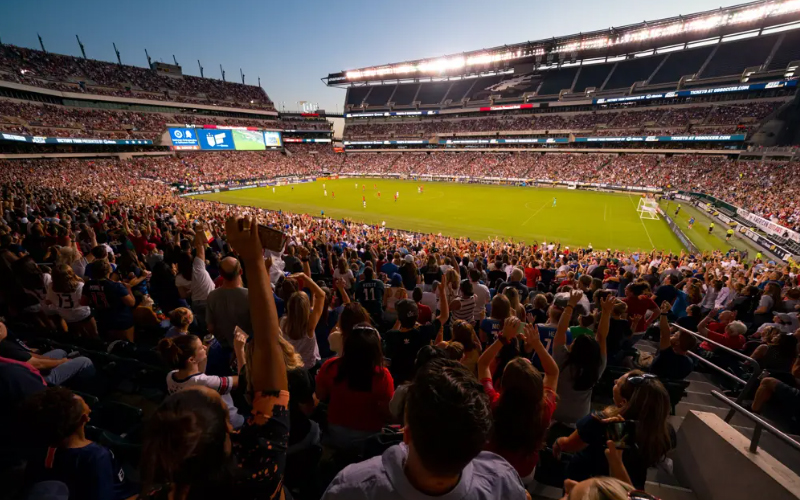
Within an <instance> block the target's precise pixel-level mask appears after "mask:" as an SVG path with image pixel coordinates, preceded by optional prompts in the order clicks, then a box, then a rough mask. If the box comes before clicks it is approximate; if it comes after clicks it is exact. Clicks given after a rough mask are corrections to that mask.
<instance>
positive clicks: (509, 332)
mask: <svg viewBox="0 0 800 500" xmlns="http://www.w3.org/2000/svg"><path fill="white" fill-rule="evenodd" d="M519 323H520V321H519V318H517V317H515V316H510V317H508V318H506V321H505V323H504V324H503V331H502V332H501V333H500V335H499V336H498V337H497V340H495V341H494V342H492V345H490V346H489V347H487V348H486V350H485V351H483V354H481V357H480V358H478V380H483V379H486V378H489V379H490V378H492V371H491V369H490V367H491V365H492V361H493V360H494V358H496V357H497V354H498V353H499V352H500V349H502V348H503V346H504V345H506V344H508V343H509V342H511V341H513V340H514V339H515V338H516V337H517V332H518V331H519ZM557 369H558V368H556V370H557Z"/></svg>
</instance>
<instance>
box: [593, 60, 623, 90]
mask: <svg viewBox="0 0 800 500" xmlns="http://www.w3.org/2000/svg"><path fill="white" fill-rule="evenodd" d="M617 66H619V63H618V62H615V63H614V65H613V66H611V71H609V72H608V75H606V79H605V80H603V84H602V85H600V88H599V89H597V91H598V92H600V91H602V90H603V89H605V88H606V84H607V83H608V81H609V80H611V75H613V74H614V71H615V70H616V69H617Z"/></svg>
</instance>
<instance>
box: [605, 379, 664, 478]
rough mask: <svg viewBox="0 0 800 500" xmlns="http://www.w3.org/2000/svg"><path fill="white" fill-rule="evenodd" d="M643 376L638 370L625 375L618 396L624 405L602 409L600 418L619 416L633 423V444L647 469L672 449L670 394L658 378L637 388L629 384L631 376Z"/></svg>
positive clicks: (646, 381) (649, 380)
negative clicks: (636, 446) (634, 423)
mask: <svg viewBox="0 0 800 500" xmlns="http://www.w3.org/2000/svg"><path fill="white" fill-rule="evenodd" d="M642 374H643V372H642V371H640V370H631V371H629V372H628V373H627V374H625V375H624V377H625V382H624V383H623V384H622V387H621V388H620V395H621V396H622V397H623V398H625V400H626V402H625V404H624V405H622V406H609V407H608V408H606V409H605V410H603V412H602V416H603V418H611V417H616V416H621V417H623V418H625V419H626V420H635V421H636V444H637V445H638V447H639V453H640V455H641V457H642V458H643V459H644V460H645V461H646V465H647V466H648V467H650V466H653V465H655V464H656V463H658V462H659V461H660V460H661V459H662V458H664V457H665V456H666V455H667V452H668V451H669V450H670V448H671V447H672V440H671V439H670V432H669V422H668V418H669V412H670V407H671V406H670V401H669V393H668V392H667V390H666V389H665V388H664V385H663V384H661V382H660V381H659V380H658V379H657V378H645V379H644V380H643V381H642V382H641V383H640V384H638V385H634V384H632V383H630V382H629V381H628V379H629V378H630V377H633V376H637V375H642Z"/></svg>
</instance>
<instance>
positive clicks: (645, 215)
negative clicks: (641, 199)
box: [639, 206, 659, 220]
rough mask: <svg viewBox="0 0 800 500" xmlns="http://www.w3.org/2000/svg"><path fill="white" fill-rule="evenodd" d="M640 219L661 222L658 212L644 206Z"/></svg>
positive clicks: (640, 212)
mask: <svg viewBox="0 0 800 500" xmlns="http://www.w3.org/2000/svg"><path fill="white" fill-rule="evenodd" d="M639 218H640V219H652V220H659V217H658V210H656V209H655V208H653V207H648V206H644V207H642V209H641V210H640V211H639Z"/></svg>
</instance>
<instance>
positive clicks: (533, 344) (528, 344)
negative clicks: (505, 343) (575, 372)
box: [525, 314, 563, 392]
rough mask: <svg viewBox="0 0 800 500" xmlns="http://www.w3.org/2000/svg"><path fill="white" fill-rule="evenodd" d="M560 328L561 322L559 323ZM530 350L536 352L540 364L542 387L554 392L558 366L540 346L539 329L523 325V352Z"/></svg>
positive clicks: (527, 324) (542, 345) (534, 326)
mask: <svg viewBox="0 0 800 500" xmlns="http://www.w3.org/2000/svg"><path fill="white" fill-rule="evenodd" d="M562 316H563V314H562ZM560 326H561V322H559V327H560ZM531 348H532V349H533V350H534V351H536V355H537V356H539V361H540V362H541V363H542V369H543V370H544V381H543V382H544V386H545V387H546V388H549V389H551V390H552V391H553V392H555V391H556V387H558V364H557V363H556V360H554V359H553V356H551V355H550V353H549V352H547V348H546V347H545V346H544V344H542V339H541V338H540V337H539V328H538V327H537V326H536V325H531V324H530V323H525V350H526V351H527V350H529V349H531Z"/></svg>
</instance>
